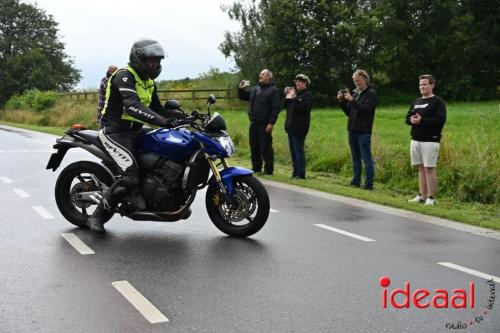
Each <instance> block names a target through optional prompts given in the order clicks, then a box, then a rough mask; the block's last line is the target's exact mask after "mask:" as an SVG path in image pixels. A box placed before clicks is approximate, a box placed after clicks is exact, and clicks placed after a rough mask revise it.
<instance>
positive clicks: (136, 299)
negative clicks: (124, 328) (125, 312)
mask: <svg viewBox="0 0 500 333" xmlns="http://www.w3.org/2000/svg"><path fill="white" fill-rule="evenodd" d="M111 284H112V285H113V287H115V288H116V290H118V291H119V292H120V294H122V295H123V297H125V298H126V299H127V301H129V302H130V304H132V305H133V306H134V307H135V308H136V309H137V311H139V312H140V313H141V314H142V315H143V316H144V317H145V318H146V319H147V320H148V321H149V322H150V323H151V324H157V323H165V322H168V321H169V320H168V318H167V317H165V315H163V314H162V313H161V312H160V310H158V309H157V308H156V307H155V306H154V305H153V304H152V303H151V302H150V301H148V299H147V298H146V297H144V296H143V295H142V294H141V293H140V292H138V291H137V289H135V288H134V287H133V286H132V285H131V284H130V283H129V282H128V281H116V282H112V283H111Z"/></svg>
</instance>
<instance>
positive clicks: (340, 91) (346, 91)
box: [339, 88, 349, 99]
mask: <svg viewBox="0 0 500 333" xmlns="http://www.w3.org/2000/svg"><path fill="white" fill-rule="evenodd" d="M339 93H341V94H342V95H341V96H340V99H344V98H345V95H346V94H348V93H349V89H347V88H345V89H341V90H339Z"/></svg>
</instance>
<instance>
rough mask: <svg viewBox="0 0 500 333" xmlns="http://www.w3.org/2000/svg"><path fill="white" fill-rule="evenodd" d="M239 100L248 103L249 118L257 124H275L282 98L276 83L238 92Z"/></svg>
mask: <svg viewBox="0 0 500 333" xmlns="http://www.w3.org/2000/svg"><path fill="white" fill-rule="evenodd" d="M238 95H239V98H240V99H241V100H243V101H249V103H248V117H249V118H250V121H251V122H252V123H255V124H274V123H275V122H276V120H278V114H279V113H280V108H281V96H280V92H279V91H278V88H276V86H275V85H274V83H268V84H265V85H257V86H255V87H253V88H252V90H251V91H245V90H244V89H239V90H238Z"/></svg>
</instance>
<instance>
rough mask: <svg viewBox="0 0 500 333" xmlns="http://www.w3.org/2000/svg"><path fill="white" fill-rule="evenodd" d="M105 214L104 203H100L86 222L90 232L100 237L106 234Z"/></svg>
mask: <svg viewBox="0 0 500 333" xmlns="http://www.w3.org/2000/svg"><path fill="white" fill-rule="evenodd" d="M105 213H106V209H105V208H104V202H103V201H101V203H100V204H98V205H97V208H96V209H95V211H94V213H93V214H92V215H91V216H90V217H89V218H88V220H87V226H88V227H89V229H90V230H91V231H93V232H97V233H99V234H102V235H104V234H105V233H106V230H105V229H104V214H105Z"/></svg>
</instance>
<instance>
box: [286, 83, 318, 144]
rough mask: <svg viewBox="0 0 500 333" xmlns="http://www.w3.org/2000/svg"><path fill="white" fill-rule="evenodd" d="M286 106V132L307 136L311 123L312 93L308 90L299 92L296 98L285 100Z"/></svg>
mask: <svg viewBox="0 0 500 333" xmlns="http://www.w3.org/2000/svg"><path fill="white" fill-rule="evenodd" d="M285 106H286V120H285V131H286V132H287V133H288V134H292V135H300V136H306V135H307V132H309V124H310V122H311V109H312V94H311V92H310V91H309V90H307V89H304V90H301V91H299V92H298V94H297V97H296V98H293V99H285Z"/></svg>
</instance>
